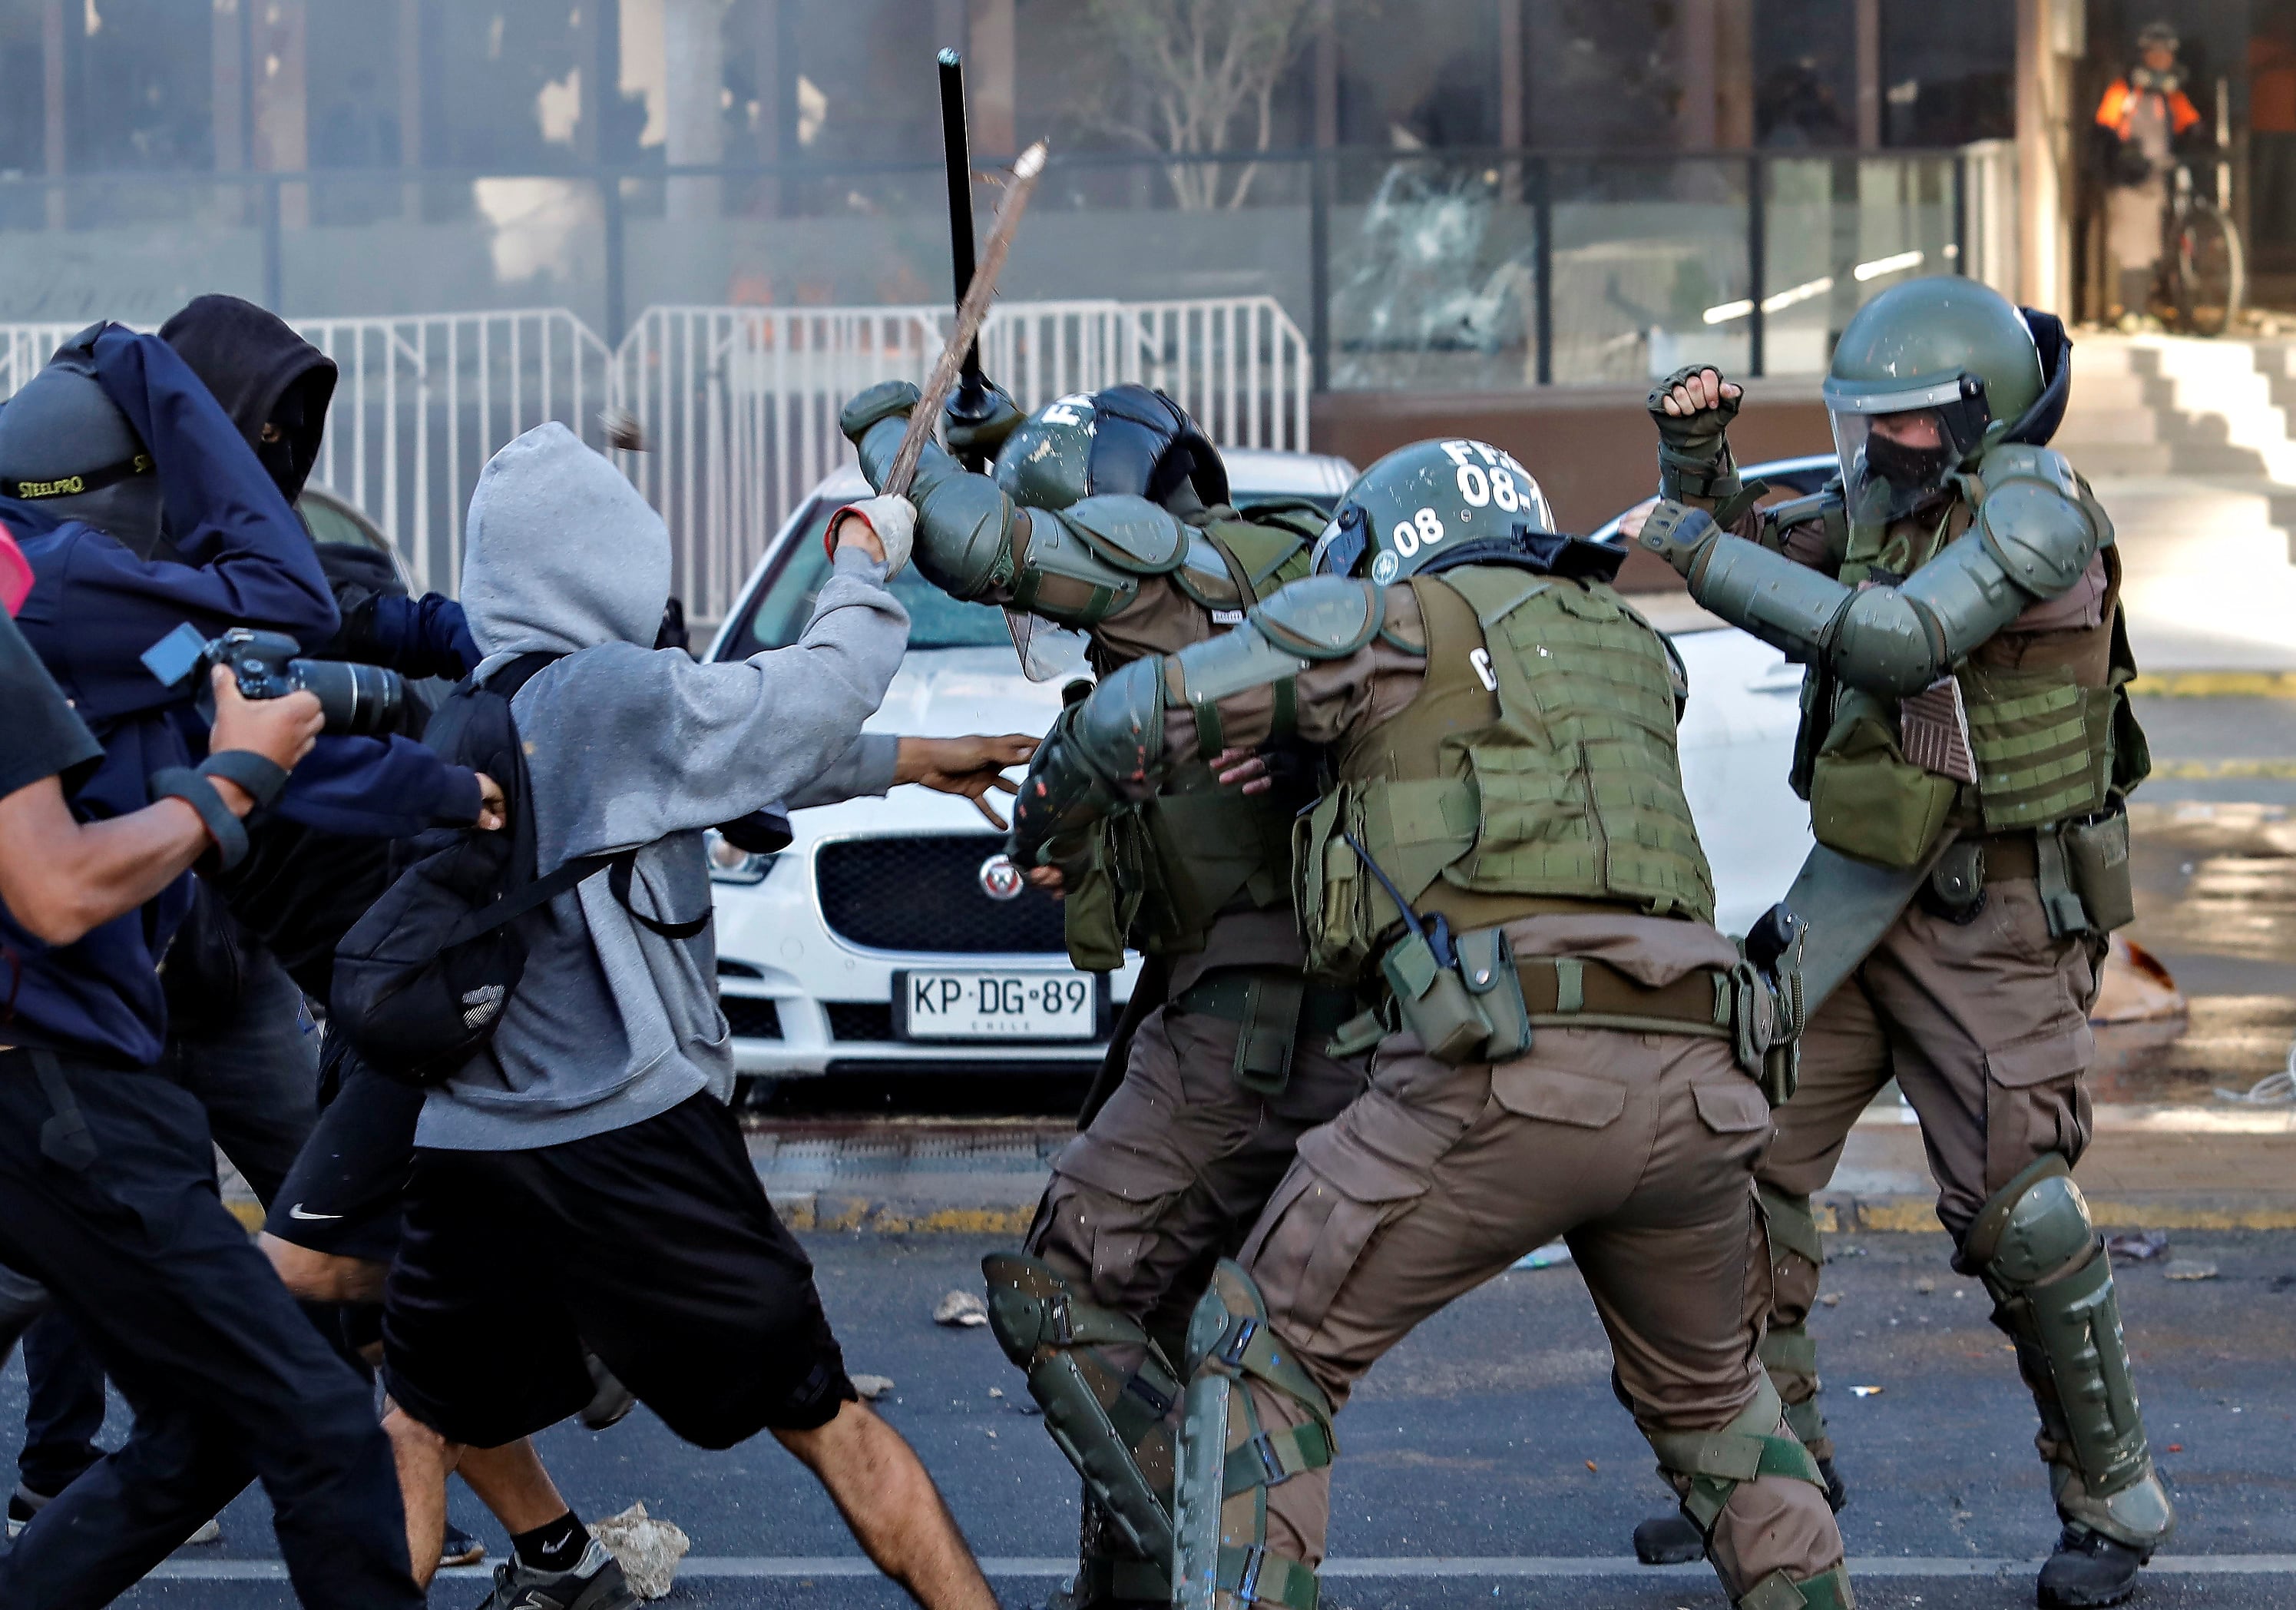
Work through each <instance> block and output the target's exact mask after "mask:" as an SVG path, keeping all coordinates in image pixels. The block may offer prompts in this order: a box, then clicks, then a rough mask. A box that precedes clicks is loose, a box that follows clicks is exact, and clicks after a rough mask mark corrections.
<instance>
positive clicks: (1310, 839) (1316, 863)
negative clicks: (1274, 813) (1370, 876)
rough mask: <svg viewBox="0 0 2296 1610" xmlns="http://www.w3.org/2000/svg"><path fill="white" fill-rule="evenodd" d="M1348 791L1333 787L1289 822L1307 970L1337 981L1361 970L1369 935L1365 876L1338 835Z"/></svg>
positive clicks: (1367, 952) (1344, 820) (1351, 978)
mask: <svg viewBox="0 0 2296 1610" xmlns="http://www.w3.org/2000/svg"><path fill="white" fill-rule="evenodd" d="M1352 793H1353V791H1352V790H1351V789H1349V788H1348V787H1346V786H1344V785H1342V786H1341V787H1338V788H1334V789H1333V790H1332V791H1331V793H1327V794H1325V795H1324V797H1323V799H1322V800H1320V801H1317V802H1316V808H1315V809H1313V810H1311V811H1308V812H1306V813H1305V814H1303V815H1301V816H1300V817H1296V818H1294V820H1293V822H1292V897H1293V899H1294V900H1295V901H1296V902H1297V905H1296V907H1295V909H1296V910H1297V911H1298V912H1299V914H1300V941H1301V942H1302V943H1303V944H1304V945H1305V946H1306V947H1307V950H1308V972H1309V973H1312V974H1314V975H1316V977H1319V978H1333V979H1339V980H1341V981H1343V982H1352V981H1354V980H1355V979H1357V978H1359V977H1360V976H1361V975H1362V973H1363V967H1364V963H1365V961H1366V960H1367V959H1368V958H1369V957H1370V955H1371V940H1372V936H1371V934H1370V932H1368V931H1367V929H1366V927H1365V922H1364V917H1363V898H1362V897H1363V894H1364V893H1365V884H1367V883H1368V880H1367V879H1366V878H1365V876H1364V872H1363V863H1362V861H1361V860H1360V859H1358V858H1357V856H1356V852H1355V851H1354V850H1351V849H1349V847H1348V842H1347V840H1346V838H1345V837H1343V836H1342V835H1343V834H1345V833H1347V832H1348V831H1349V822H1348V805H1349V800H1350V797H1351V795H1352Z"/></svg>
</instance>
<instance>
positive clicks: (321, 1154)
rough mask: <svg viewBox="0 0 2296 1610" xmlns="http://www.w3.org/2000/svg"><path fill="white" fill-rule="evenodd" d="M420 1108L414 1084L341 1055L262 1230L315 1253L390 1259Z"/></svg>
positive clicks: (375, 1260)
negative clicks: (328, 1094) (329, 1092)
mask: <svg viewBox="0 0 2296 1610" xmlns="http://www.w3.org/2000/svg"><path fill="white" fill-rule="evenodd" d="M329 1071H330V1072H332V1069H331V1070H329ZM420 1117H422V1091H421V1090H420V1089H419V1088H416V1087H414V1086H413V1085H407V1084H401V1083H399V1082H398V1080H395V1079H389V1078H386V1077H385V1076H384V1075H382V1074H381V1073H378V1072H375V1071H374V1070H373V1069H372V1068H370V1067H368V1066H367V1065H366V1064H364V1063H362V1062H360V1061H359V1060H358V1058H357V1057H356V1056H346V1057H345V1058H344V1059H343V1061H342V1064H341V1068H340V1084H339V1085H338V1086H337V1088H336V1090H335V1096H334V1099H333V1100H332V1101H331V1102H329V1103H328V1104H327V1105H326V1108H325V1110H324V1111H323V1112H321V1113H320V1114H319V1122H318V1127H317V1128H316V1129H313V1130H312V1131H311V1138H309V1139H308V1140H307V1141H305V1142H304V1143H303V1149H302V1151H301V1152H300V1153H299V1154H297V1156H296V1158H295V1166H294V1167H293V1168H291V1169H290V1170H289V1171H287V1178H286V1179H285V1180H284V1181H283V1182H282V1183H281V1185H280V1187H279V1194H278V1195H276V1196H275V1197H273V1198H272V1202H271V1212H270V1215H269V1216H268V1217H267V1218H266V1219H265V1220H264V1222H263V1228H264V1229H265V1230H266V1232H268V1233H269V1234H271V1235H274V1236H278V1237H279V1239H280V1240H282V1241H289V1242H292V1243H293V1244H295V1245H297V1246H301V1247H308V1248H309V1249H310V1250H311V1251H313V1252H315V1253H332V1254H334V1255H335V1256H338V1257H343V1258H364V1259H365V1260H366V1261H369V1262H371V1263H388V1262H389V1261H390V1260H391V1256H392V1254H393V1253H397V1252H398V1214H399V1208H400V1205H401V1203H403V1202H404V1201H405V1199H406V1176H407V1171H409V1170H410V1169H411V1168H412V1167H413V1166H414V1123H415V1121H416V1120H417V1119H419V1118H420Z"/></svg>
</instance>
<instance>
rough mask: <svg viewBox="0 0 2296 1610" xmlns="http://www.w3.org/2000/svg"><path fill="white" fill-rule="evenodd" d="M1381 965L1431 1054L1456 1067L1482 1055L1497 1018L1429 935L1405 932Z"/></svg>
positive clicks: (1409, 1025)
mask: <svg viewBox="0 0 2296 1610" xmlns="http://www.w3.org/2000/svg"><path fill="white" fill-rule="evenodd" d="M1341 848H1343V849H1344V848H1345V845H1344V844H1343V845H1342V846H1341ZM1379 970H1380V973H1381V975H1382V977H1384V978H1385V979H1386V980H1387V987H1388V989H1389V990H1390V991H1392V992H1393V994H1394V997H1395V1009H1396V1011H1397V1012H1398V1014H1401V1016H1402V1019H1403V1026H1404V1027H1405V1028H1406V1029H1408V1030H1409V1031H1411V1032H1412V1033H1414V1034H1415V1035H1417V1036H1418V1037H1419V1043H1420V1045H1421V1046H1422V1047H1424V1048H1425V1049H1426V1052H1427V1055H1428V1056H1431V1057H1433V1058H1434V1059H1435V1060H1436V1061H1437V1062H1439V1063H1448V1064H1451V1065H1452V1066H1454V1067H1456V1066H1458V1065H1459V1064H1462V1063H1466V1062H1472V1061H1473V1060H1474V1059H1475V1058H1476V1057H1477V1056H1480V1054H1481V1051H1482V1047H1483V1042H1484V1041H1486V1040H1488V1039H1490V1037H1491V1020H1490V1019H1489V1018H1488V1017H1487V1016H1485V1015H1484V1014H1483V1009H1482V1007H1481V1006H1480V1004H1478V1002H1477V1001H1476V998H1474V997H1473V996H1472V995H1470V994H1468V993H1467V986H1466V982H1465V981H1464V980H1463V979H1461V978H1460V976H1459V974H1458V973H1457V972H1456V970H1454V969H1452V968H1449V967H1447V966H1445V965H1443V964H1442V963H1440V962H1439V961H1437V960H1436V959H1435V952H1434V950H1433V949H1432V948H1431V947H1430V946H1429V945H1428V943H1427V941H1425V940H1424V939H1423V938H1422V937H1420V936H1419V935H1418V934H1416V933H1406V934H1405V935H1404V936H1403V937H1402V938H1401V939H1399V940H1398V941H1396V942H1395V943H1394V944H1392V945H1390V946H1389V947H1388V950H1387V954H1386V955H1384V956H1382V957H1380V959H1379Z"/></svg>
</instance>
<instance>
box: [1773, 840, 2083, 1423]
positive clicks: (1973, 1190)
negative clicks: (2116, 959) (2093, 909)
mask: <svg viewBox="0 0 2296 1610" xmlns="http://www.w3.org/2000/svg"><path fill="white" fill-rule="evenodd" d="M2103 955H2104V943H2103V940H2101V939H2093V938H2086V937H2068V938H2065V939H2052V938H2050V937H2049V927H2048V921H2047V919H2046V917H2045V916H2043V914H2042V909H2041V901H2040V896H2039V894H2038V889H2037V886H2036V884H2035V883H2034V882H2033V880H2032V879H2030V878H2010V879H2003V880H2001V881H1998V882H1989V883H1987V884H1986V888H1985V904H1984V905H1983V906H1982V907H1981V908H1980V909H1979V911H1978V914H1977V916H1976V918H1975V919H1974V920H1973V921H1972V922H1969V923H1967V924H1957V923H1955V922H1953V921H1952V920H1951V919H1949V918H1947V917H1942V916H1933V915H1932V914H1931V913H1930V912H1927V911H1925V910H1923V909H1922V908H1920V907H1919V906H1914V907H1911V908H1908V909H1907V912H1906V914H1905V915H1904V916H1901V917H1899V918H1898V922H1897V924H1896V926H1894V927H1892V928H1891V929H1890V932H1888V933H1887V934H1885V935H1884V936H1883V937H1882V941H1881V943H1880V944H1878V945H1876V946H1874V949H1873V951H1872V953H1871V954H1870V955H1868V956H1867V957H1866V961H1865V963H1864V965H1861V966H1860V967H1859V968H1858V969H1857V972H1856V973H1852V974H1851V975H1850V977H1849V980H1848V982H1845V983H1843V984H1842V986H1841V989H1840V990H1836V991H1835V992H1834V994H1833V997H1832V998H1829V999H1828V1000H1827V1001H1826V1002H1825V1005H1824V1006H1821V1007H1819V1008H1818V1011H1817V1014H1816V1016H1815V1017H1814V1018H1813V1019H1812V1020H1811V1022H1810V1025H1809V1027H1808V1030H1807V1031H1805V1032H1804V1033H1803V1035H1802V1041H1801V1084H1800V1088H1798V1089H1797V1090H1796V1091H1795V1092H1794V1097H1793V1099H1792V1101H1790V1102H1788V1103H1787V1104H1786V1105H1784V1106H1783V1107H1781V1108H1779V1109H1778V1111H1777V1113H1776V1115H1775V1116H1776V1124H1777V1132H1776V1135H1775V1138H1774V1139H1773V1140H1772V1141H1771V1143H1770V1151H1769V1155H1768V1157H1767V1159H1765V1160H1764V1162H1763V1163H1762V1166H1761V1171H1760V1179H1761V1182H1762V1184H1763V1186H1764V1187H1767V1188H1769V1189H1774V1190H1777V1191H1782V1192H1784V1193H1786V1194H1788V1195H1795V1196H1808V1195H1812V1194H1814V1193H1816V1192H1817V1191H1820V1190H1823V1189H1825V1185H1826V1182H1827V1181H1829V1180H1830V1179H1833V1171H1834V1169H1835V1167H1836V1166H1837V1165H1838V1164H1839V1163H1840V1162H1841V1150H1842V1146H1844V1144H1845V1143H1846V1142H1847V1141H1848V1140H1849V1130H1850V1127H1851V1126H1852V1125H1853V1124H1855V1123H1856V1122H1857V1115H1858V1113H1862V1112H1864V1111H1865V1110H1866V1106H1867V1105H1868V1104H1869V1103H1871V1102H1872V1101H1873V1099H1874V1096H1875V1095H1876V1094H1878V1093H1879V1092H1880V1090H1881V1088H1882V1086H1883V1085H1885V1084H1887V1083H1888V1082H1889V1081H1890V1079H1891V1078H1892V1077H1893V1076H1894V1077H1895V1078H1896V1080H1897V1081H1898V1088H1899V1089H1901V1090H1903V1091H1904V1092H1905V1094H1906V1099H1907V1101H1908V1102H1909V1103H1911V1104H1912V1105H1913V1109H1914V1113H1915V1116H1916V1117H1918V1118H1919V1119H1920V1120H1921V1127H1922V1144H1923V1148H1924V1149H1925V1150H1926V1151H1927V1152H1928V1154H1929V1162H1930V1172H1931V1176H1932V1177H1933V1178H1934V1179H1936V1181H1937V1185H1938V1206H1937V1213H1938V1219H1939V1221H1940V1222H1941V1223H1943V1225H1944V1226H1945V1228H1947V1230H1948V1231H1949V1232H1951V1234H1952V1236H1953V1237H1954V1239H1955V1240H1956V1242H1957V1241H1959V1240H1960V1239H1961V1238H1962V1237H1963V1236H1964V1235H1966V1234H1967V1233H1968V1230H1969V1226H1970V1223H1971V1221H1972V1220H1974V1219H1975V1218H1976V1217H1977V1212H1978V1210H1979V1209H1980V1207H1982V1206H1983V1205H1984V1203H1985V1202H1986V1199H1987V1198H1989V1196H1991V1195H1993V1194H1994V1193H1995V1192H1996V1191H1998V1190H2000V1189H2001V1188H2002V1187H2004V1186H2005V1185H2007V1184H2008V1183H2009V1181H2010V1180H2011V1179H2014V1178H2015V1177H2016V1175H2017V1174H2018V1173H2019V1171H2021V1170H2023V1169H2024V1168H2026V1167H2027V1166H2028V1165H2030V1163H2032V1162H2035V1161H2036V1160H2037V1159H2038V1158H2040V1157H2042V1156H2044V1155H2046V1154H2048V1153H2051V1152H2055V1153H2058V1154H2061V1155H2062V1157H2063V1158H2064V1160H2065V1161H2066V1162H2068V1163H2071V1162H2077V1161H2078V1160H2079V1157H2080V1154H2081V1153H2082V1152H2083V1151H2084V1150H2085V1149H2086V1148H2087V1146H2088V1138H2089V1104H2088V1093H2087V1090H2085V1089H2084V1088H2082V1086H2081V1076H2082V1074H2084V1073H2085V1072H2087V1071H2088V1065H2089V1063H2090V1062H2091V1061H2092V1060H2093V1059H2094V1057H2095V1052H2096V1040H2095V1036H2094V1035H2093V1034H2092V1032H2091V1031H2090V1030H2089V1026H2088V1008H2089V1006H2090V1005H2091V1003H2092V1002H2094V1001H2095V998H2096V989H2097V972H2096V969H2097V965H2098V964H2099V963H2100V962H2101V961H2102V959H2103ZM1781 1230H1782V1233H1781V1234H1780V1235H1778V1236H1774V1237H1773V1240H1772V1244H1771V1245H1772V1256H1773V1258H1774V1259H1775V1289H1776V1297H1775V1302H1774V1303H1773V1305H1772V1307H1771V1310H1770V1325H1771V1327H1772V1328H1773V1329H1776V1328H1778V1327H1796V1326H1800V1325H1801V1324H1803V1323H1804V1322H1805V1321H1806V1320H1807V1319H1808V1316H1809V1310H1810V1308H1811V1306H1812V1305H1813V1304H1814V1303H1815V1302H1816V1301H1817V1286H1818V1272H1819V1271H1818V1261H1817V1256H1816V1254H1817V1253H1818V1250H1819V1249H1818V1248H1817V1247H1816V1245H1815V1244H1814V1238H1813V1244H1808V1245H1803V1246H1790V1245H1788V1244H1786V1235H1785V1233H1784V1230H1783V1227H1781ZM1770 1351H1771V1358H1770V1378H1771V1380H1772V1381H1773V1382H1775V1384H1776V1386H1777V1388H1778V1394H1779V1396H1781V1397H1782V1398H1784V1400H1785V1401H1786V1402H1787V1403H1788V1404H1790V1405H1791V1404H1800V1403H1806V1402H1808V1401H1809V1400H1810V1399H1811V1398H1812V1397H1814V1396H1815V1395H1816V1392H1817V1388H1818V1377H1817V1369H1816V1360H1815V1359H1814V1358H1813V1357H1811V1356H1810V1354H1809V1351H1808V1350H1807V1349H1806V1348H1805V1349H1803V1350H1801V1351H1800V1356H1798V1357H1787V1356H1785V1355H1784V1353H1783V1352H1782V1351H1780V1350H1778V1349H1775V1348H1773V1349H1772V1350H1770ZM1810 1451H1811V1452H1812V1453H1814V1454H1816V1455H1817V1456H1818V1457H1820V1458H1832V1457H1833V1442H1832V1439H1831V1438H1829V1437H1823V1436H1822V1437H1819V1438H1818V1439H1817V1440H1816V1441H1815V1442H1812V1443H1811V1444H1810Z"/></svg>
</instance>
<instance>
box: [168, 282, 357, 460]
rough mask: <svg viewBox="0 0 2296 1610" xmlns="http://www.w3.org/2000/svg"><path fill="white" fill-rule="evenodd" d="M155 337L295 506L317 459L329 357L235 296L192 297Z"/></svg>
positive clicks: (328, 391)
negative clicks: (202, 387) (202, 386)
mask: <svg viewBox="0 0 2296 1610" xmlns="http://www.w3.org/2000/svg"><path fill="white" fill-rule="evenodd" d="M160 340H161V341H166V342H167V343H168V345H169V346H171V347H173V348H174V349H176V351H177V352H178V353H179V354H181V355H182V357H183V359H184V362H185V363H186V364H189V365H190V366H191V368H192V373H193V374H196V375H198V376H199V377H200V379H201V380H202V381H204V382H207V388H208V390H210V391H212V392H214V393H215V398H216V400H217V402H219V403H221V404H222V405H223V410H224V412H225V413H226V414H228V415H231V423H234V424H235V425H237V426H238V427H239V433H240V434H241V435H242V436H244V437H245V438H246V439H247V444H248V446H250V447H251V448H254V449H255V452H256V456H257V457H258V458H260V459H262V461H263V467H264V468H265V469H266V470H268V471H269V472H271V479H272V481H274V482H275V483H276V484H277V486H278V488H279V489H280V491H281V492H283V493H284V494H285V495H286V497H287V500H288V501H289V502H290V503H292V502H293V501H294V500H295V499H296V498H297V497H299V496H300V495H301V494H302V490H303V483H304V481H307V480H308V479H309V478H310V474H311V466H312V464H315V463H316V462H317V460H318V456H319V439H320V437H321V436H322V434H323V433H324V431H325V430H326V425H327V404H328V402H329V400H330V399H331V398H333V396H334V394H335V364H334V360H333V359H332V358H331V357H328V356H327V355H326V354H325V353H324V352H322V351H320V350H319V349H317V348H316V347H314V346H313V345H311V343H310V342H308V341H305V340H304V339H303V338H302V337H301V336H299V335H298V334H296V333H295V332H294V331H293V330H291V329H290V328H289V327H288V326H287V324H286V322H285V321H284V320H283V319H281V318H280V317H279V316H277V315H276V314H274V313H270V312H267V311H266V310H265V309H264V308H258V307H257V306H256V305H255V304H254V303H253V302H249V301H242V300H240V299H239V298H238V297H235V296H221V295H213V296H201V297H194V298H193V300H191V301H190V302H189V303H187V304H185V306H184V308H183V309H182V310H181V311H180V312H178V313H176V315H175V316H173V317H171V318H169V319H168V322H167V323H166V324H162V325H160ZM266 426H269V427H271V430H270V431H269V432H268V433H269V434H270V435H272V436H273V438H274V439H272V440H270V441H266V440H265V439H264V437H265V435H266V430H265V427H266Z"/></svg>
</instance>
